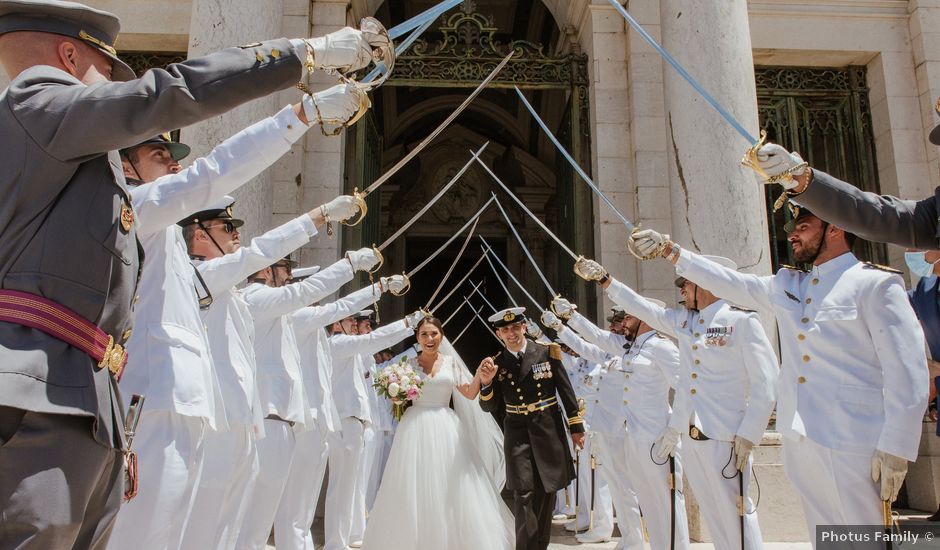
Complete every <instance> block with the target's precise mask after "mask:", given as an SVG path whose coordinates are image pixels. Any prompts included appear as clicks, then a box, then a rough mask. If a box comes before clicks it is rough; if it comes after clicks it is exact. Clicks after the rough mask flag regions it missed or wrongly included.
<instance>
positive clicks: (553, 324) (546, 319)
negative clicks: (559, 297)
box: [542, 300, 571, 330]
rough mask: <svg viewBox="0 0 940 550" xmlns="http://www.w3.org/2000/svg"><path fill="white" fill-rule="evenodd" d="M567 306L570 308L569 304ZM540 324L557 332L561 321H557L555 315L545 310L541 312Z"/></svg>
mask: <svg viewBox="0 0 940 550" xmlns="http://www.w3.org/2000/svg"><path fill="white" fill-rule="evenodd" d="M565 301H567V300H565ZM568 305H569V306H570V305H571V304H568ZM542 324H543V325H545V326H547V327H548V328H550V329H552V330H558V329H560V328H561V319H559V318H558V316H557V315H555V314H554V313H552V312H551V311H548V310H547V309H546V310H545V311H543V312H542Z"/></svg>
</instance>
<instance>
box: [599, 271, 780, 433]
mask: <svg viewBox="0 0 940 550" xmlns="http://www.w3.org/2000/svg"><path fill="white" fill-rule="evenodd" d="M607 294H608V295H609V296H610V297H611V299H613V300H614V302H616V303H617V304H618V305H620V306H621V307H623V308H624V309H625V310H626V311H627V313H629V314H631V315H635V316H636V317H638V318H640V319H642V320H643V321H645V322H646V324H648V325H649V326H651V327H653V328H654V329H655V330H658V331H660V332H663V333H665V334H668V335H669V336H672V337H674V338H676V339H677V340H678V341H679V358H680V364H681V373H680V376H679V384H678V387H677V388H676V395H675V399H674V400H673V413H672V417H671V418H670V421H669V425H670V427H672V428H674V429H676V430H678V431H679V432H686V431H687V430H688V429H689V425H690V423H691V424H694V425H695V426H696V427H697V428H698V429H699V430H701V431H702V432H703V433H704V434H705V435H706V436H708V437H710V438H712V439H717V440H720V441H732V440H733V439H734V436H735V435H739V436H741V437H743V438H744V439H747V440H748V441H751V442H753V443H755V444H756V443H759V442H760V440H761V438H762V437H763V435H764V430H765V429H766V428H767V420H768V419H769V418H770V413H771V411H772V410H773V408H774V397H775V385H776V381H777V372H778V368H777V356H776V355H775V354H774V350H773V348H772V347H771V345H770V341H769V340H768V339H767V335H766V334H765V333H764V327H763V326H762V325H761V323H760V318H759V317H758V315H757V314H756V313H754V312H751V311H747V310H742V309H740V308H737V307H734V306H732V305H731V304H729V303H727V302H725V301H724V300H718V301H717V302H715V303H713V304H711V305H709V306H708V307H706V308H704V309H703V310H702V311H690V310H686V309H667V308H663V307H660V306H658V305H656V304H653V303H650V302H648V301H647V300H646V299H644V298H643V297H642V296H640V295H639V294H637V293H636V292H634V291H633V290H632V289H630V288H629V287H627V286H626V285H624V284H623V283H620V282H619V281H617V280H612V281H611V284H610V286H609V287H608V288H607Z"/></svg>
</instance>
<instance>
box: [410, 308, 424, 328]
mask: <svg viewBox="0 0 940 550" xmlns="http://www.w3.org/2000/svg"><path fill="white" fill-rule="evenodd" d="M424 317H425V314H424V312H423V311H421V310H420V309H419V310H418V311H416V312H414V313H409V314H408V315H405V324H407V325H408V328H411V329H415V328H417V326H418V323H420V322H421V320H422V319H424Z"/></svg>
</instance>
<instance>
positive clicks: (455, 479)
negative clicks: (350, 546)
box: [362, 317, 515, 550]
mask: <svg viewBox="0 0 940 550" xmlns="http://www.w3.org/2000/svg"><path fill="white" fill-rule="evenodd" d="M416 333H417V337H418V344H420V346H421V353H420V354H419V355H418V357H417V364H418V367H419V368H420V370H419V371H418V372H419V374H421V371H423V375H422V378H423V380H424V385H423V387H422V390H421V397H419V398H418V399H417V400H416V401H415V402H414V404H413V405H412V406H411V407H409V408H408V410H406V411H405V414H404V416H403V417H402V419H401V423H399V425H398V430H397V431H396V432H395V440H394V441H393V443H392V449H391V452H390V453H389V457H388V462H387V464H386V466H385V473H384V474H383V477H382V485H381V486H380V487H379V492H378V495H377V496H376V498H375V505H374V506H373V508H372V511H371V513H370V514H369V522H368V524H367V525H366V532H365V536H364V538H363V543H362V548H363V549H365V550H480V549H487V550H490V549H492V550H510V549H511V548H513V547H514V545H515V542H514V541H515V535H514V533H513V518H512V514H511V512H510V511H509V508H507V507H506V505H505V504H504V503H503V501H502V499H501V498H500V496H499V492H500V490H501V489H502V486H503V482H504V481H505V469H504V456H503V444H502V439H503V437H502V433H501V432H500V430H499V427H498V426H497V424H496V421H495V420H494V419H493V418H492V417H491V416H490V415H489V414H487V413H484V412H483V411H482V410H481V409H480V407H479V405H478V404H477V403H476V402H475V400H476V398H477V395H478V394H479V392H480V380H479V377H475V376H474V377H471V375H470V371H469V370H467V367H466V365H464V363H463V361H461V359H460V357H459V356H458V355H457V353H456V351H455V350H454V349H453V347H452V346H451V345H450V344H449V343H448V342H447V341H446V340H445V339H444V333H443V327H442V325H441V322H440V321H439V320H438V319H436V318H434V317H426V318H425V319H424V320H422V321H421V322H420V323H418V326H417V328H416ZM416 370H418V369H416ZM451 402H452V403H453V407H454V408H453V410H451V408H450V406H449V404H450V403H451Z"/></svg>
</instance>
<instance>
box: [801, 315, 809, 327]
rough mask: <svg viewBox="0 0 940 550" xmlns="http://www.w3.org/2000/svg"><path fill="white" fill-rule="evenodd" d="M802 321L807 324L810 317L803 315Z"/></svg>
mask: <svg viewBox="0 0 940 550" xmlns="http://www.w3.org/2000/svg"><path fill="white" fill-rule="evenodd" d="M800 322H801V323H803V324H804V325H805V324H806V323H808V322H809V317H803V318H802V319H800Z"/></svg>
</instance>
